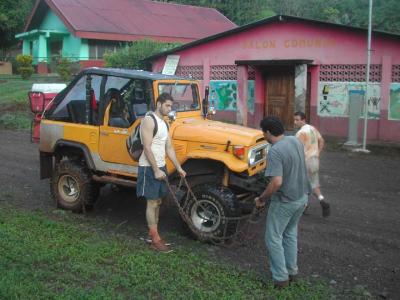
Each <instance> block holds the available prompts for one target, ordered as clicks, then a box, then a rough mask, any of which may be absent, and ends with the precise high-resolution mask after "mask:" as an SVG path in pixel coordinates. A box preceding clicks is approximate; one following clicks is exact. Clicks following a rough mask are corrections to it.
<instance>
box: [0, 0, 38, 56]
mask: <svg viewBox="0 0 400 300" xmlns="http://www.w3.org/2000/svg"><path fill="white" fill-rule="evenodd" d="M34 3H35V1H34V0H18V1H14V0H1V1H0V57H1V56H5V53H6V51H7V50H8V49H9V48H10V47H11V46H12V45H15V44H16V43H17V41H16V39H15V34H17V33H20V32H22V31H23V29H24V25H25V22H26V19H27V17H28V15H29V13H30V12H31V11H32V7H33V4H34Z"/></svg>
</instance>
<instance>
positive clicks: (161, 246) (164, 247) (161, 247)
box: [150, 240, 173, 253]
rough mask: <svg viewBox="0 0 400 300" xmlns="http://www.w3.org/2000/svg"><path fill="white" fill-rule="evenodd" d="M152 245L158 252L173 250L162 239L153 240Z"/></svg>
mask: <svg viewBox="0 0 400 300" xmlns="http://www.w3.org/2000/svg"><path fill="white" fill-rule="evenodd" d="M150 247H151V248H152V249H154V250H156V251H158V252H163V253H170V252H172V251H173V250H172V249H170V248H169V247H168V246H167V245H165V244H164V243H163V241H162V240H159V241H157V242H151V244H150Z"/></svg>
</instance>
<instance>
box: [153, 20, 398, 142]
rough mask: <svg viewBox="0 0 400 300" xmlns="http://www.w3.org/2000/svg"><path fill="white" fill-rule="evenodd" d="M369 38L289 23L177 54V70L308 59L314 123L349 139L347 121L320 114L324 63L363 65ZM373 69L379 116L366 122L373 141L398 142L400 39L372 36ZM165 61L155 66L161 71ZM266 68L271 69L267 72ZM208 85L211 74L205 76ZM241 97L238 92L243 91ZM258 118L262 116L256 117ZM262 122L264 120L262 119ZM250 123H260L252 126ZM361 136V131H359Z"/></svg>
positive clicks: (259, 93) (259, 85)
mask: <svg viewBox="0 0 400 300" xmlns="http://www.w3.org/2000/svg"><path fill="white" fill-rule="evenodd" d="M366 44H367V34H366V31H365V32H358V31H355V30H351V29H348V28H336V27H334V26H330V25H318V24H315V23H307V22H300V21H295V20H289V21H288V22H277V23H271V24H265V25H259V26H258V27H256V28H252V29H248V30H245V31H242V32H239V33H236V34H232V35H230V36H226V37H223V38H219V39H217V40H214V41H209V42H206V43H204V44H200V45H198V46H195V47H192V48H188V49H186V50H183V51H180V52H177V53H175V54H179V55H180V56H181V58H180V62H179V65H185V66H190V65H204V66H205V67H206V69H204V71H205V72H206V70H209V69H210V66H213V65H234V64H235V61H236V60H285V59H291V60H293V59H308V60H312V61H313V63H312V64H311V65H309V69H310V72H311V108H310V111H311V116H310V117H311V123H312V124H315V125H316V126H319V127H320V128H321V131H322V132H323V133H324V134H327V135H336V136H343V137H346V136H347V130H348V127H347V126H348V125H347V124H348V123H347V118H332V117H319V116H318V115H317V113H316V112H317V101H318V80H319V67H318V65H320V64H365V63H366ZM372 49H373V52H372V58H371V63H372V64H382V83H381V97H382V101H381V107H380V108H381V117H380V120H378V121H376V120H371V121H369V123H368V137H369V138H370V139H382V140H400V121H388V120H387V109H388V104H389V91H390V81H391V65H392V64H400V39H394V38H390V37H382V36H376V35H374V36H373V38H372ZM164 62H165V57H161V58H159V59H158V60H157V61H155V62H154V63H153V70H154V71H160V70H161V69H162V67H163V65H164ZM266 68H268V67H266ZM203 83H204V85H207V84H208V83H209V74H207V76H206V75H205V77H204V82H203ZM255 88H256V91H255V95H256V99H255V102H256V107H255V111H256V112H259V111H260V110H261V111H264V110H263V109H264V99H265V84H264V79H263V78H262V75H261V74H260V73H258V74H257V73H256V87H255ZM239 93H240V91H239ZM258 117H260V116H258ZM261 117H262V116H261ZM250 123H258V122H251V120H249V125H250ZM361 132H362V131H361Z"/></svg>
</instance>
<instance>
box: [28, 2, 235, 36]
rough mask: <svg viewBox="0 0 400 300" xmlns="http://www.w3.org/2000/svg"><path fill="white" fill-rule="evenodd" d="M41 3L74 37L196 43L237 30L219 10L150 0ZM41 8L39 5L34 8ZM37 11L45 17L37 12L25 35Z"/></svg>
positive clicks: (42, 11)
mask: <svg viewBox="0 0 400 300" xmlns="http://www.w3.org/2000/svg"><path fill="white" fill-rule="evenodd" d="M41 1H45V2H46V3H47V5H48V6H49V7H50V8H51V9H52V10H53V11H54V12H55V13H56V14H57V15H58V16H59V17H60V18H61V20H62V21H63V22H64V23H65V25H66V26H67V28H69V29H70V30H73V31H74V33H79V32H81V33H104V34H108V35H109V34H111V36H115V35H121V36H125V38H124V40H125V39H127V38H126V37H127V36H129V35H130V36H142V37H143V36H146V37H174V38H183V39H190V40H194V39H199V38H203V37H206V36H209V35H213V34H216V33H219V32H223V31H226V30H229V29H232V28H235V27H237V26H236V25H235V24H234V23H233V22H231V21H230V20H229V19H227V18H226V17H225V16H224V15H222V14H221V13H219V12H218V11H217V10H215V9H212V8H205V7H196V6H189V5H181V4H171V3H164V2H154V1H150V0H113V1H111V0H38V2H41ZM39 6H40V5H38V3H37V4H36V6H35V8H37V7H39ZM36 11H37V12H38V13H44V10H43V9H41V10H36V9H34V11H33V12H32V15H31V17H30V19H29V21H28V24H27V26H26V28H25V31H28V30H29V29H31V28H30V27H32V26H37V24H31V23H32V22H31V21H32V20H34V19H35V20H38V18H37V17H34V14H35V13H36ZM39 19H40V18H39ZM36 22H37V21H36ZM36 22H33V23H36ZM86 35H87V34H86ZM78 36H79V34H78ZM109 36H110V35H109Z"/></svg>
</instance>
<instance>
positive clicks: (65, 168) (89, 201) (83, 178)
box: [50, 160, 100, 212]
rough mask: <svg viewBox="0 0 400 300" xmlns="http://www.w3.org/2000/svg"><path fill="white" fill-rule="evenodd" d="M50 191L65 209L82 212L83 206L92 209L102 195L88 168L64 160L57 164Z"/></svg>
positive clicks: (59, 205)
mask: <svg viewBox="0 0 400 300" xmlns="http://www.w3.org/2000/svg"><path fill="white" fill-rule="evenodd" d="M50 191H51V194H52V196H53V198H54V200H55V201H56V203H57V206H58V207H60V208H63V209H67V210H72V211H76V212H81V211H82V209H83V205H85V208H91V207H92V206H93V205H94V203H95V202H96V200H97V197H98V196H99V193H100V185H99V184H98V183H96V182H94V181H93V180H91V178H90V173H89V170H88V169H87V167H86V166H84V165H82V164H81V163H79V162H76V161H70V160H63V161H60V162H59V163H58V164H56V167H55V170H54V172H53V176H52V178H51V179H50Z"/></svg>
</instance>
